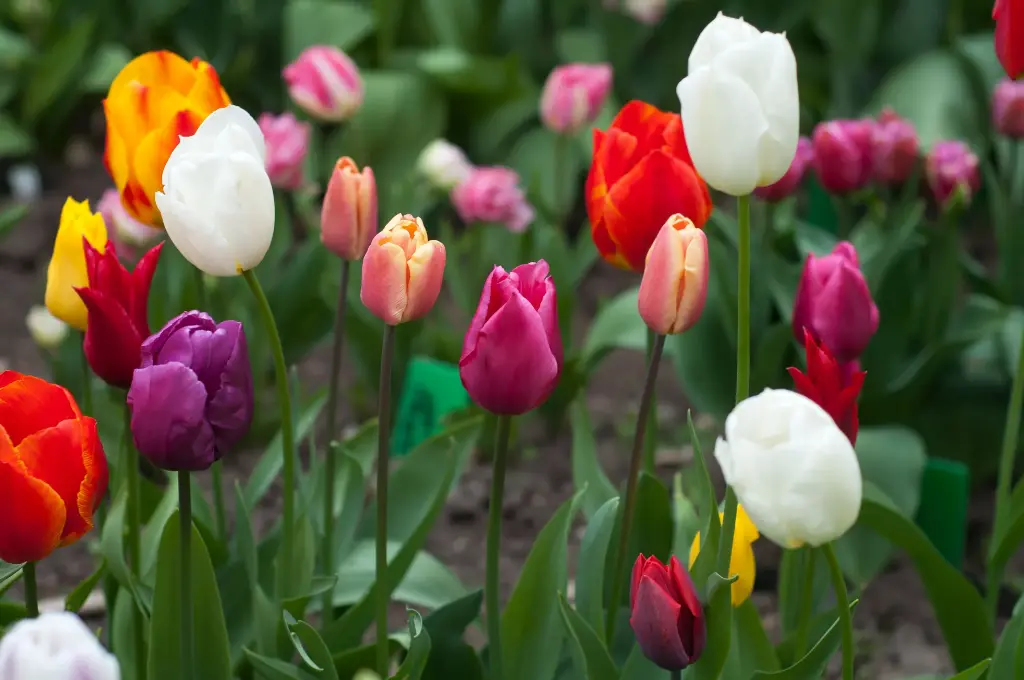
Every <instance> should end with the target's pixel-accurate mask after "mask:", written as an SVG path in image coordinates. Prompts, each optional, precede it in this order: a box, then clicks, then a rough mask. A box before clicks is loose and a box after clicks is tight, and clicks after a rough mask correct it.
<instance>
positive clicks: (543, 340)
mask: <svg viewBox="0 0 1024 680" xmlns="http://www.w3.org/2000/svg"><path fill="white" fill-rule="evenodd" d="M556 300H557V294H556V292H555V282H554V281H553V280H552V279H551V276H550V270H549V268H548V263H547V262H545V261H544V260H540V261H538V262H531V263H529V264H521V265H519V266H518V267H516V268H515V269H513V270H512V271H511V272H506V271H505V270H504V269H502V268H501V267H495V268H494V269H493V270H492V271H491V274H490V276H488V277H487V281H486V282H485V283H484V290H483V294H482V295H481V296H480V304H479V305H478V306H477V309H476V314H474V315H473V319H472V321H470V322H469V330H468V331H466V339H465V341H464V342H463V345H462V357H461V358H460V359H459V376H460V377H461V378H462V384H463V386H464V387H465V388H466V391H467V392H469V396H470V397H471V398H472V399H473V401H474V402H476V403H477V404H479V405H480V406H481V407H483V408H485V409H487V410H488V411H490V412H491V413H497V414H499V415H519V414H521V413H526V412H527V411H532V410H533V409H535V408H537V407H538V406H540V405H541V404H542V403H544V402H545V401H546V400H547V398H548V397H549V396H551V392H552V391H553V390H554V389H555V385H556V384H558V376H559V375H561V372H562V335H561V332H560V330H559V327H558V306H557V301H556Z"/></svg>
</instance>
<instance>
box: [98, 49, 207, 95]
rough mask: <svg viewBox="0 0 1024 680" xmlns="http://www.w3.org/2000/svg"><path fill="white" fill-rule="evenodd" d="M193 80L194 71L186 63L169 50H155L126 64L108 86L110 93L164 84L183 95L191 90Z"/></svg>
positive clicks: (194, 76)
mask: <svg viewBox="0 0 1024 680" xmlns="http://www.w3.org/2000/svg"><path fill="white" fill-rule="evenodd" d="M195 78H196V74H195V69H194V68H192V65H191V64H189V62H188V61H186V60H185V59H183V58H181V57H180V56H178V55H177V54H175V53H174V52H171V51H169V50H155V51H152V52H146V53H144V54H140V55H139V56H137V57H135V58H134V59H132V60H131V61H130V62H128V63H127V64H126V65H125V66H124V68H122V69H121V71H120V72H119V73H118V74H117V76H116V77H115V78H114V81H113V82H112V83H111V84H110V93H111V94H116V93H119V92H121V91H123V90H125V89H128V88H130V87H132V86H133V84H136V83H150V82H158V83H166V84H168V85H169V86H170V87H171V88H172V89H174V90H175V91H176V92H181V93H185V92H188V91H189V89H191V87H192V85H193V83H194V82H195Z"/></svg>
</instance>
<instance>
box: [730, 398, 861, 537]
mask: <svg viewBox="0 0 1024 680" xmlns="http://www.w3.org/2000/svg"><path fill="white" fill-rule="evenodd" d="M715 458H716V459H718V464H719V465H720V466H721V468H722V473H723V475H724V476H725V481H726V483H728V484H729V485H730V486H731V487H732V488H733V490H734V491H735V492H736V497H737V498H738V499H739V502H740V503H742V504H743V507H744V508H745V509H746V511H747V514H748V515H749V516H750V519H751V520H753V522H754V524H755V525H756V526H757V528H758V529H759V530H760V531H761V533H762V534H763V535H765V536H767V537H768V538H769V539H771V540H772V541H774V542H775V543H777V544H779V545H780V546H782V547H784V548H797V547H800V546H802V545H805V544H806V545H812V546H819V545H823V544H825V543H828V542H829V541H832V540H835V539H837V538H839V537H840V536H842V535H843V534H844V533H846V532H847V531H848V530H849V529H850V527H852V526H853V524H854V522H856V521H857V515H859V514H860V503H861V494H862V482H861V473H860V464H859V463H858V461H857V454H856V453H855V452H854V450H853V446H852V445H851V444H850V441H849V440H848V439H847V438H846V435H844V434H843V432H842V431H841V430H840V429H839V427H838V426H837V425H836V424H835V422H834V421H833V420H832V417H831V416H830V415H829V414H828V413H826V412H825V410H824V409H822V408H821V407H820V406H818V405H817V404H816V403H814V402H813V401H811V400H810V399H808V398H807V397H805V396H803V395H801V394H797V393H796V392H791V391H789V390H770V389H769V390H765V391H764V392H762V393H761V394H759V395H757V396H755V397H750V398H748V399H744V400H743V401H741V402H740V403H739V404H737V405H736V407H735V408H734V409H733V410H732V413H730V414H729V417H728V418H726V420H725V437H724V438H719V440H718V442H717V443H716V445H715Z"/></svg>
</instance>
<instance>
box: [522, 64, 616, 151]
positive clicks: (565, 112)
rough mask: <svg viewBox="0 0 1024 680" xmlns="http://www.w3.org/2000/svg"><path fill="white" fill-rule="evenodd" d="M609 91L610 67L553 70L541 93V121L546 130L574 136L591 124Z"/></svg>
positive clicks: (578, 66) (606, 65)
mask: <svg viewBox="0 0 1024 680" xmlns="http://www.w3.org/2000/svg"><path fill="white" fill-rule="evenodd" d="M611 87H612V67H611V64H564V65H562V66H557V67H555V69H554V70H553V71H551V73H550V74H549V75H548V79H547V82H545V83H544V90H543V92H541V96H540V117H541V120H543V121H544V125H546V126H547V127H548V129H549V130H552V131H554V132H558V133H560V134H574V133H576V132H578V131H579V130H582V129H583V128H584V127H586V126H587V125H589V124H591V123H593V122H594V119H595V118H597V115H598V114H599V113H601V107H603V106H604V101H605V99H607V98H608V91H609V90H611Z"/></svg>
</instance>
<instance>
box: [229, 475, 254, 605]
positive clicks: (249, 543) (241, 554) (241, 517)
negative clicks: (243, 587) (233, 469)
mask: <svg viewBox="0 0 1024 680" xmlns="http://www.w3.org/2000/svg"><path fill="white" fill-rule="evenodd" d="M234 534H235V556H236V557H237V558H238V559H239V560H241V562H242V566H243V567H245V576H246V579H247V580H248V582H249V587H250V588H256V587H257V586H259V583H260V566H259V558H258V557H257V554H256V538H255V536H254V534H253V531H252V520H251V519H250V518H249V507H248V506H247V505H246V504H245V497H244V495H243V494H242V486H241V485H240V484H239V483H238V480H237V479H236V480H235V529H234Z"/></svg>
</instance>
